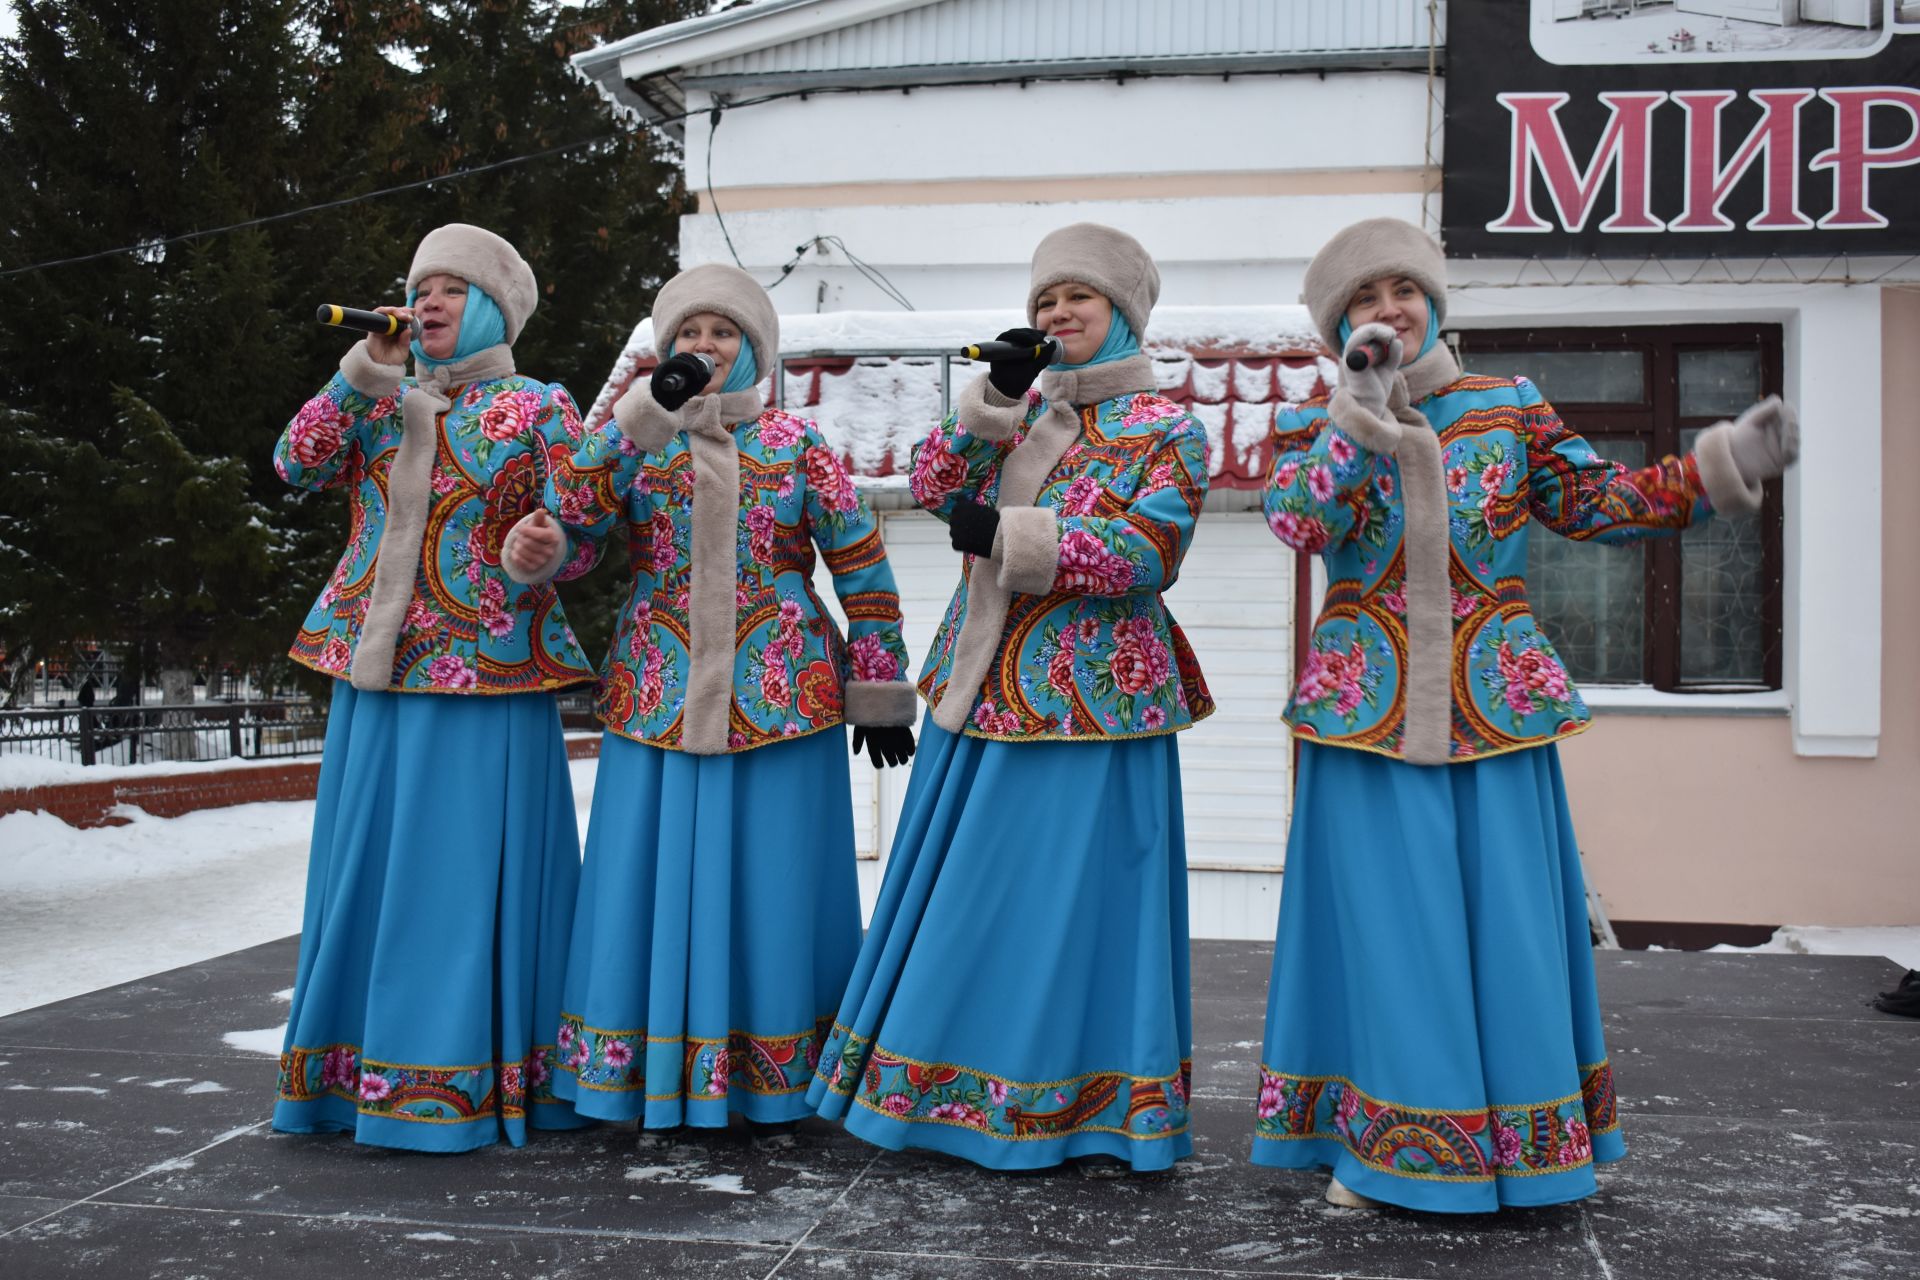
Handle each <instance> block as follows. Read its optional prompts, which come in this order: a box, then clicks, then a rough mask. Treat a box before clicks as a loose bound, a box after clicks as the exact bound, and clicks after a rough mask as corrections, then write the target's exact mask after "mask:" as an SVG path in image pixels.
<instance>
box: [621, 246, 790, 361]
mask: <svg viewBox="0 0 1920 1280" xmlns="http://www.w3.org/2000/svg"><path fill="white" fill-rule="evenodd" d="M702 311H711V312H713V313H714V314H716V315H722V316H725V317H726V318H727V319H729V320H731V321H733V322H734V323H735V324H737V325H739V326H740V330H741V332H743V333H745V334H746V335H747V341H748V342H749V343H751V344H752V346H753V359H754V363H755V364H757V365H758V366H759V369H760V376H761V377H763V378H765V377H768V376H770V375H771V374H772V373H773V367H774V362H775V361H776V360H778V359H779V358H780V313H779V312H777V311H775V310H774V309H773V299H772V298H769V297H768V296H767V291H766V290H765V289H763V288H761V287H760V282H759V281H758V280H755V279H754V278H753V277H752V276H750V275H748V274H747V273H746V272H744V271H742V270H741V269H740V268H738V267H730V266H728V265H727V264H726V263H724V262H708V263H704V264H702V265H700V266H697V267H688V268H687V269H686V270H685V271H682V272H681V273H680V274H679V275H677V276H675V277H674V278H673V279H671V280H669V281H667V282H666V283H665V284H663V285H661V286H660V292H659V293H658V294H656V295H655V296H654V299H653V349H654V351H655V352H656V353H658V354H659V356H660V357H661V359H665V358H666V354H667V347H668V346H669V345H671V344H672V342H673V339H674V336H675V335H676V334H678V333H679V332H680V326H681V325H683V324H685V323H686V322H687V317H688V316H694V315H699V314H700V313H701V312H702Z"/></svg>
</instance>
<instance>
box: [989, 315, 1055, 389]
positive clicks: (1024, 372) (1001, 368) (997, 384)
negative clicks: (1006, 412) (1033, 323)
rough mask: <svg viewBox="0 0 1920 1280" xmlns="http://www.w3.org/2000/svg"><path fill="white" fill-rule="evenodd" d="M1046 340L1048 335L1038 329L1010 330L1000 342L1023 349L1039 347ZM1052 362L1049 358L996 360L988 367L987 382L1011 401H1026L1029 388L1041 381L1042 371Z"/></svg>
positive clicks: (1001, 337)
mask: <svg viewBox="0 0 1920 1280" xmlns="http://www.w3.org/2000/svg"><path fill="white" fill-rule="evenodd" d="M1046 340H1047V335H1046V334H1045V333H1043V332H1041V331H1040V330H1038V329H1009V330H1007V331H1006V332H1005V333H1003V334H1001V335H1000V341H1002V342H1012V343H1017V344H1018V345H1020V346H1023V347H1033V346H1038V345H1039V344H1041V343H1042V342H1045V341H1046ZM1051 362H1052V360H1051V357H1049V356H1040V357H1038V358H1036V359H1032V360H996V361H994V362H993V363H992V364H990V365H988V366H987V381H988V382H991V383H992V384H993V389H994V390H995V391H998V392H999V393H1000V394H1001V395H1003V396H1005V397H1006V398H1007V399H1009V400H1020V399H1024V398H1025V397H1026V394H1027V388H1029V387H1031V386H1032V385H1033V384H1034V383H1035V382H1037V381H1038V380H1039V378H1040V374H1041V371H1042V370H1044V369H1045V368H1046V367H1047V365H1048V364H1050V363H1051Z"/></svg>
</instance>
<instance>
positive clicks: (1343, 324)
mask: <svg viewBox="0 0 1920 1280" xmlns="http://www.w3.org/2000/svg"><path fill="white" fill-rule="evenodd" d="M1422 296H1423V297H1424V296H1425V295H1424V294H1423V295H1422ZM1352 336H1353V321H1351V320H1349V319H1347V318H1346V317H1345V316H1342V317H1341V318H1340V341H1342V342H1345V341H1346V340H1347V339H1348V338H1351V337H1352ZM1438 341H1440V313H1439V312H1438V311H1436V310H1434V306H1433V299H1432V298H1427V336H1426V339H1425V341H1423V342H1421V344H1420V349H1419V350H1418V351H1416V352H1414V353H1413V359H1412V360H1408V361H1407V363H1408V364H1412V363H1413V361H1414V360H1418V359H1419V358H1420V357H1421V356H1423V355H1425V354H1427V352H1429V351H1431V350H1433V344H1434V343H1436V342H1438Z"/></svg>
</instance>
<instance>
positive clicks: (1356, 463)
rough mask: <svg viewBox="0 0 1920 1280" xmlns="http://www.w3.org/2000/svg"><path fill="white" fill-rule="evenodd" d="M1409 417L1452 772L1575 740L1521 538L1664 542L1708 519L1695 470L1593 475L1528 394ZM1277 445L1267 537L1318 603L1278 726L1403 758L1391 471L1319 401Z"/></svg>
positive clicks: (1399, 510)
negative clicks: (1430, 486)
mask: <svg viewBox="0 0 1920 1280" xmlns="http://www.w3.org/2000/svg"><path fill="white" fill-rule="evenodd" d="M1413 408H1414V409H1416V410H1417V411H1418V412H1419V413H1420V414H1421V415H1424V417H1425V419H1426V420H1427V422H1428V423H1430V424H1431V426H1432V429H1433V430H1434V431H1436V432H1437V433H1438V435H1439V444H1440V465H1441V468H1442V474H1443V476H1444V483H1445V490H1446V500H1445V501H1446V507H1445V510H1446V526H1447V533H1448V541H1449V543H1450V550H1449V555H1448V557H1447V559H1448V570H1447V579H1448V597H1449V599H1450V602H1451V614H1452V637H1453V639H1452V653H1451V657H1450V661H1449V663H1448V668H1447V669H1448V672H1449V673H1450V674H1449V677H1448V684H1449V685H1450V687H1451V697H1452V710H1451V735H1450V742H1449V743H1448V745H1447V755H1448V757H1449V759H1450V760H1453V761H1461V760H1471V759H1476V758H1478V757H1482V756H1490V755H1497V754H1500V753H1502V752H1507V751H1514V750H1518V749H1521V748H1525V747H1532V746H1537V745H1540V744H1541V743H1545V742H1549V741H1552V740H1554V739H1557V738H1563V737H1567V736H1569V735H1571V734H1575V733H1578V732H1580V731H1581V730H1582V729H1585V728H1586V727H1587V722H1588V720H1589V718H1590V717H1589V713H1588V711H1587V708H1586V704H1585V703H1584V702H1583V701H1582V700H1581V698H1580V694H1579V692H1578V691H1577V690H1576V689H1575V688H1574V687H1573V682H1572V681H1571V680H1569V679H1568V677H1567V671H1566V668H1565V667H1564V666H1562V665H1561V662H1560V659H1559V658H1558V657H1557V656H1556V655H1555V653H1554V649H1553V645H1552V644H1551V643H1550V642H1549V641H1548V639H1547V637H1546V636H1545V635H1544V634H1542V632H1541V631H1540V628H1539V627H1538V626H1537V625H1536V623H1535V621H1534V617H1533V614H1532V612H1531V610H1530V609H1529V608H1528V604H1527V582H1526V565H1527V537H1528V534H1529V532H1530V527H1531V526H1532V525H1534V524H1539V525H1543V526H1545V527H1546V528H1547V529H1549V530H1551V531H1552V532H1554V533H1557V534H1559V535H1560V536H1562V537H1565V538H1572V539H1575V540H1578V541H1595V542H1603V543H1624V542H1630V541H1633V540H1635V539H1639V538H1645V537H1653V536H1660V535H1666V534H1673V533H1676V532H1678V531H1680V530H1682V529H1684V528H1686V527H1687V526H1688V525H1691V524H1694V523H1696V522H1698V521H1701V520H1704V519H1706V518H1707V517H1708V516H1709V515H1710V514H1711V510H1712V508H1711V504H1710V503H1709V501H1708V499H1707V494H1706V488H1705V486H1704V485H1703V484H1702V483H1701V479H1700V472H1699V468H1698V465H1697V462H1696V459H1695V457H1694V456H1693V455H1688V456H1687V457H1685V458H1672V457H1668V458H1663V459H1662V460H1660V461H1659V462H1657V463H1655V464H1654V465H1652V466H1649V467H1645V468H1643V469H1641V470H1638V471H1629V470H1627V469H1626V468H1625V467H1623V466H1619V465H1617V464H1615V463H1610V462H1607V461H1605V460H1604V459H1602V458H1601V457H1599V456H1598V455H1597V454H1596V453H1595V452H1594V451H1593V448H1592V447H1591V446H1590V445H1589V444H1588V443H1587V441H1586V440H1584V439H1583V438H1581V437H1580V436H1579V435H1577V434H1576V433H1575V432H1574V431H1572V430H1571V429H1570V428H1568V427H1567V425H1566V424H1565V423H1563V422H1562V421H1561V420H1560V417H1559V415H1558V414H1556V413H1555V412H1554V411H1553V408H1552V407H1551V406H1550V405H1548V403H1547V402H1546V401H1545V400H1544V399H1542V398H1541V395H1540V392H1539V391H1538V389H1536V388H1535V387H1534V386H1533V384H1532V383H1530V382H1528V381H1527V380H1526V379H1524V378H1518V379H1508V378H1494V377H1481V376H1478V375H1474V374H1466V375H1460V376H1457V377H1455V378H1454V379H1453V380H1452V381H1451V382H1449V383H1447V385H1444V386H1441V387H1440V388H1439V389H1438V390H1437V391H1435V392H1434V393H1432V394H1431V395H1428V396H1426V397H1425V398H1423V399H1420V400H1418V401H1417V402H1416V403H1415V404H1414V405H1413ZM1274 431H1275V436H1276V442H1275V448H1274V452H1273V469H1272V471H1271V472H1270V474H1269V476H1268V479H1267V486H1266V492H1265V498H1264V507H1265V511H1266V517H1267V523H1268V525H1269V526H1270V527H1271V528H1272V529H1273V532H1274V533H1275V534H1276V535H1277V536H1278V537H1279V539H1280V540H1281V541H1282V542H1284V543H1286V544H1287V545H1288V546H1290V547H1292V548H1294V549H1295V550H1296V551H1304V552H1314V553H1319V554H1320V555H1321V556H1322V557H1323V558H1324V559H1325V561H1326V566H1327V594H1326V603H1325V605H1324V607H1323V608H1322V609H1321V611H1320V616H1319V618H1318V619H1317V620H1316V621H1315V623H1314V627H1313V633H1312V637H1311V639H1310V641H1309V646H1308V654H1307V659H1306V666H1305V670H1304V671H1303V672H1302V673H1301V676H1300V682H1299V687H1298V688H1297V689H1296V690H1295V692H1294V695H1293V698H1292V701H1291V703H1290V704H1289V706H1288V709H1287V713H1286V718H1287V721H1288V723H1289V724H1291V725H1292V726H1293V729H1294V732H1295V734H1296V735H1298V736H1300V737H1303V738H1311V739H1314V740H1316V741H1321V742H1325V743H1328V744H1330V745H1334V746H1342V747H1355V748H1359V749H1362V750H1368V751H1375V752H1380V753H1382V754H1385V755H1391V756H1401V755H1402V754H1403V734H1404V732H1405V728H1406V715H1407V710H1406V699H1407V695H1406V690H1405V688H1404V687H1403V686H1404V684H1405V683H1406V681H1405V679H1404V674H1405V671H1406V666H1407V654H1408V652H1409V645H1408V634H1409V624H1408V614H1409V610H1408V597H1407V590H1406V588H1407V549H1406V547H1405V545H1404V540H1405V535H1406V531H1407V523H1408V521H1407V505H1406V495H1405V494H1404V493H1403V491H1402V478H1403V477H1402V469H1401V466H1400V464H1399V462H1398V461H1397V460H1396V459H1395V458H1393V457H1389V456H1385V455H1382V454H1378V453H1373V452H1369V451H1368V450H1367V449H1365V448H1363V447H1361V446H1360V445H1359V444H1357V443H1355V441H1354V439H1353V438H1352V437H1351V436H1350V435H1349V434H1348V433H1347V432H1345V431H1342V430H1341V429H1340V428H1339V427H1337V426H1335V425H1334V424H1333V422H1332V420H1331V419H1330V418H1329V416H1328V397H1325V396H1321V397H1318V398H1316V399H1313V400H1310V401H1308V402H1306V403H1305V404H1303V405H1300V406H1298V407H1294V408H1289V409H1286V410H1283V411H1282V412H1281V414H1280V415H1279V416H1278V417H1277V419H1276V421H1275V424H1274ZM1436 763H1437V761H1436Z"/></svg>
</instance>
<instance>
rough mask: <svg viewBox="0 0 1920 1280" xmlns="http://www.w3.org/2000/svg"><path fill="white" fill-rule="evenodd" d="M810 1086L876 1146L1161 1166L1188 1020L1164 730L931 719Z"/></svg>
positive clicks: (1179, 867)
mask: <svg viewBox="0 0 1920 1280" xmlns="http://www.w3.org/2000/svg"><path fill="white" fill-rule="evenodd" d="M920 735H921V736H920V752H919V755H918V756H917V757H915V759H914V763H913V778H912V781H911V782H910V783H909V784H908V787H907V797H906V803H905V806H904V810H903V812H902V814H901V818H900V826H899V831H898V835H897V836H896V837H895V840H894V845H893V856H892V861H891V862H890V863H889V865H888V867H887V873H886V878H885V880H884V881H883V883H882V884H881V888H880V898H879V902H878V904H877V906H876V908H875V911H874V917H873V924H872V926H871V927H870V928H869V930H868V932H867V938H866V944H865V945H864V946H863V947H862V948H861V950H860V959H859V962H858V964H857V965H856V966H855V968H854V974H853V981H852V983H851V984H850V985H849V986H848V988H847V994H846V998H845V999H844V1000H843V1001H841V1004H840V1015H839V1018H838V1020H837V1022H836V1024H835V1026H834V1030H833V1038H832V1040H831V1041H830V1042H829V1043H828V1045H827V1048H826V1050H825V1052H824V1053H823V1054H822V1056H821V1060H820V1069H819V1074H818V1076H817V1078H816V1079H815V1081H814V1083H813V1087H812V1089H811V1090H810V1091H809V1093H808V1095H807V1096H808V1100H809V1101H810V1102H812V1103H813V1104H814V1105H815V1106H817V1107H818V1108H819V1110H820V1113H821V1114H822V1115H825V1116H828V1117H840V1116H844V1117H845V1119H846V1125H847V1128H848V1129H850V1130H852V1131H853V1132H854V1133H855V1134H857V1135H859V1136H860V1137H862V1138H865V1139H866V1140H867V1141H869V1142H872V1143H875V1144H877V1145H879V1146H882V1147H887V1148H891V1149H895V1150H897V1149H899V1148H902V1147H923V1148H927V1149H930V1150H934V1151H943V1152H946V1153H948V1154H950V1155H956V1156H960V1157H962V1158H964V1159H967V1160H971V1161H973V1162H974V1163H976V1164H980V1165H985V1166H987V1167H989V1168H995V1169H1032V1168H1042V1167H1045V1166H1048V1165H1054V1164H1058V1163H1060V1162H1061V1161H1063V1160H1065V1159H1068V1158H1069V1157H1072V1156H1080V1155H1094V1154H1102V1155H1110V1156H1115V1157H1118V1158H1119V1159H1121V1160H1123V1161H1126V1162H1127V1163H1128V1164H1130V1165H1132V1166H1133V1167H1134V1168H1136V1169H1164V1168H1166V1167H1167V1166H1169V1165H1171V1164H1172V1163H1173V1162H1174V1161H1175V1160H1177V1159H1179V1158H1180V1157H1182V1156H1185V1155H1187V1154H1189V1153H1190V1152H1191V1151H1192V1149H1193V1143H1192V1139H1191V1137H1190V1136H1189V1134H1188V1130H1187V1107H1188V1101H1187V1100H1188V1094H1189V1083H1190V1062H1189V1058H1190V1056H1191V1046H1192V1043H1193V1031H1192V1018H1191V1013H1190V999H1189V991H1188V981H1187V973H1188V970H1187V880H1186V876H1187V869H1186V849H1185V837H1184V834H1183V830H1184V829H1183V826H1182V819H1181V810H1180V756H1179V751H1178V748H1177V747H1176V746H1175V743H1174V739H1173V737H1172V735H1164V736H1160V737H1151V738H1133V739H1124V740H1121V741H1117V742H993V741H988V740H984V739H980V738H969V737H965V736H958V735H955V734H951V733H948V732H946V731H945V730H943V729H941V728H939V727H938V726H937V725H935V724H934V723H933V721H932V719H931V718H930V717H929V718H927V719H925V720H924V721H923V722H922V724H921V729H920Z"/></svg>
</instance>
